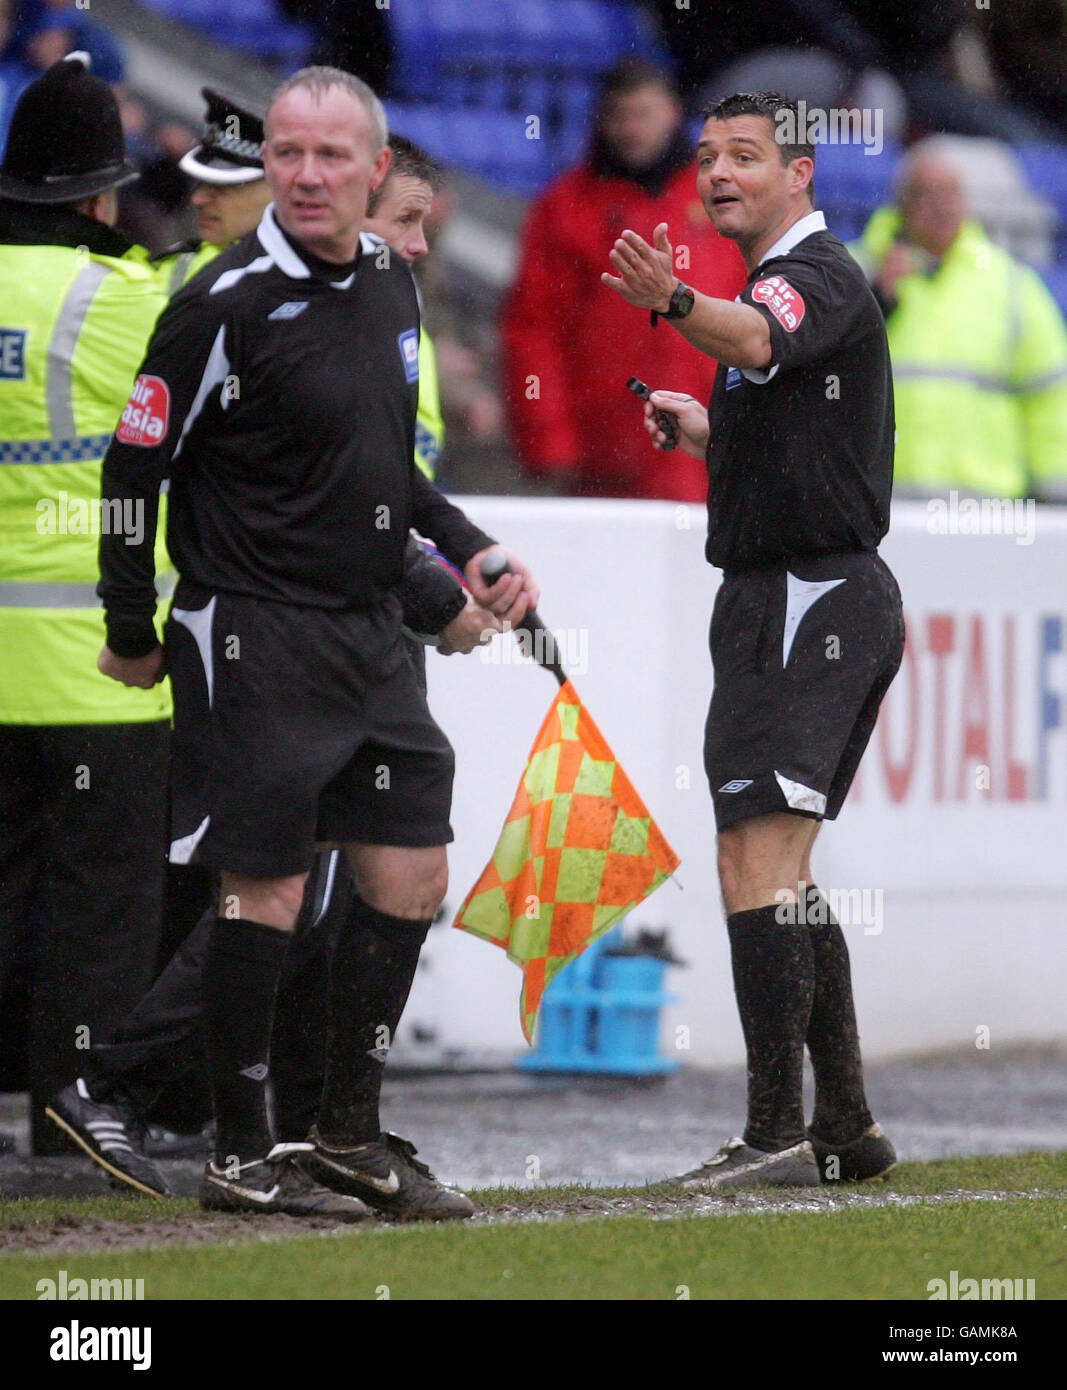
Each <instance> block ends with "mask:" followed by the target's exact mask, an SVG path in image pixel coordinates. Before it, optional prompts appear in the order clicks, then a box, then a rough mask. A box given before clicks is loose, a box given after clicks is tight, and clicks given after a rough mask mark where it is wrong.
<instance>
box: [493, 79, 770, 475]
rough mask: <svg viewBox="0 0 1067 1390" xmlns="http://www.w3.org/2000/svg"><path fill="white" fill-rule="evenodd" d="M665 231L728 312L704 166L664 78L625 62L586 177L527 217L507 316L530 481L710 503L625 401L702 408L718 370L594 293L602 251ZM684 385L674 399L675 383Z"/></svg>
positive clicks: (510, 385) (729, 255) (694, 277)
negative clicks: (642, 396)
mask: <svg viewBox="0 0 1067 1390" xmlns="http://www.w3.org/2000/svg"><path fill="white" fill-rule="evenodd" d="M657 222H667V223H668V224H669V225H670V229H671V238H672V240H673V243H674V246H675V253H676V262H677V264H676V268H677V270H678V272H679V275H680V276H681V277H682V278H683V279H685V280H686V281H687V283H691V284H693V285H694V286H695V287H697V288H699V289H701V290H703V291H704V293H706V294H712V295H719V296H724V297H726V298H732V297H733V296H734V295H735V294H737V293H739V292H740V290H741V289H742V288H743V286H744V284H745V269H744V265H743V264H742V261H741V257H740V255H739V254H738V252H737V248H736V246H735V245H734V244H733V242H730V241H726V240H725V239H724V238H721V237H720V236H719V235H718V233H717V232H716V231H715V230H714V228H713V227H711V225H710V223H709V222H708V220H707V218H706V216H705V215H704V212H703V209H702V207H701V205H700V200H699V198H698V197H697V194H696V161H695V157H694V150H693V145H692V143H691V142H690V140H689V139H688V136H687V134H686V130H685V126H684V123H683V115H682V108H681V104H680V102H679V100H678V97H677V94H676V92H675V90H674V87H673V85H672V83H671V80H670V78H669V77H667V76H666V74H665V73H663V72H662V71H661V70H660V69H659V68H656V67H653V66H652V65H651V64H649V63H645V62H642V61H637V60H631V61H628V62H626V63H623V64H621V65H620V66H619V67H617V68H614V69H613V70H612V71H611V72H610V73H608V75H607V77H606V78H605V81H604V87H603V91H602V94H601V98H600V102H599V105H598V109H597V118H596V126H595V133H594V137H593V141H592V145H591V148H590V152H589V156H588V158H587V159H586V160H585V162H584V163H582V164H580V165H578V166H577V167H576V168H574V169H572V170H570V171H569V172H568V173H566V174H564V175H563V176H562V177H561V178H559V179H558V180H557V181H556V182H555V183H553V184H552V185H551V186H550V187H549V188H548V189H547V190H546V191H545V193H544V194H542V196H541V197H540V198H539V199H538V200H537V201H536V203H535V204H534V205H533V207H532V209H531V211H530V214H529V217H528V220H527V223H526V227H525V230H524V233H523V246H522V263H521V266H520V269H519V275H518V279H517V281H516V283H515V286H514V288H513V290H512V292H511V295H510V297H509V300H508V303H507V305H506V308H505V313H504V321H503V325H502V327H503V344H504V355H505V384H506V391H507V402H508V410H509V416H510V425H511V431H512V435H513V437H514V441H515V445H516V448H517V450H518V453H519V457H520V458H521V460H522V463H523V465H524V467H525V468H526V470H527V472H529V473H531V474H532V475H533V476H534V477H539V478H545V479H548V480H549V481H551V482H552V483H554V484H555V486H556V487H557V488H558V489H559V490H560V491H563V492H568V493H572V494H577V493H582V494H585V495H596V496H602V497H665V498H674V499H677V500H679V501H687V502H702V501H703V500H704V499H705V497H706V496H707V475H706V472H705V469H704V466H703V464H702V463H701V462H700V460H698V459H693V458H690V457H689V456H688V455H687V454H684V453H683V452H682V451H681V450H677V451H675V452H672V453H658V452H657V451H656V450H654V449H652V448H651V447H650V446H649V443H648V440H647V439H646V438H644V437H642V435H641V432H640V430H637V429H635V428H634V425H635V423H636V424H638V425H639V424H640V423H641V422H640V419H639V418H638V415H639V412H640V409H641V406H640V402H639V401H637V400H636V399H635V398H634V397H633V396H631V395H629V394H628V393H627V391H626V382H627V379H628V378H629V377H631V376H638V377H640V378H641V379H642V380H643V381H645V382H647V383H648V385H649V386H651V387H653V389H655V387H656V385H657V383H664V382H666V383H671V384H672V389H676V390H681V391H687V392H690V393H691V394H692V395H694V396H696V397H697V399H698V400H701V401H706V400H707V399H708V397H709V395H710V393H711V386H712V381H713V379H714V376H715V365H716V364H715V363H714V362H713V361H710V360H709V359H708V358H707V357H704V356H702V355H701V354H700V353H699V352H697V351H696V349H695V348H692V347H690V345H689V344H688V343H687V342H685V341H684V339H683V338H682V337H681V335H680V334H677V333H670V332H668V331H667V329H666V328H665V327H664V328H659V329H654V328H653V327H652V325H651V323H650V322H649V321H648V320H646V321H645V323H644V324H643V325H642V326H641V327H640V328H638V329H637V331H635V329H634V318H633V315H632V313H631V312H629V306H628V305H626V304H625V303H624V302H623V301H622V300H620V298H619V296H618V295H616V294H612V292H611V291H610V290H608V289H605V288H604V286H603V285H602V284H601V283H600V270H601V263H602V261H603V259H604V254H605V250H604V248H605V247H610V246H611V245H612V243H613V242H614V240H615V238H616V237H618V235H619V234H620V232H621V231H622V230H623V228H624V227H635V228H645V229H647V235H649V236H651V233H652V228H653V227H654V226H655V225H656V223H657ZM675 382H678V383H679V384H678V385H677V386H674V385H673V383H675Z"/></svg>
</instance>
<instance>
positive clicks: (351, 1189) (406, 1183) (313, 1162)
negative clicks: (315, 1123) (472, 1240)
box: [302, 1129, 474, 1221]
mask: <svg viewBox="0 0 1067 1390" xmlns="http://www.w3.org/2000/svg"><path fill="white" fill-rule="evenodd" d="M310 1138H311V1143H312V1145H313V1152H312V1153H311V1154H309V1155H308V1156H307V1157H306V1158H304V1159H303V1160H302V1162H303V1163H304V1165H305V1167H306V1168H307V1170H308V1172H309V1173H311V1174H313V1176H314V1177H315V1178H316V1179H317V1181H319V1182H321V1183H324V1184H325V1185H326V1186H327V1187H332V1188H333V1189H334V1190H335V1191H337V1192H347V1193H350V1194H351V1195H352V1196H358V1197H361V1198H362V1199H363V1201H364V1202H366V1203H367V1204H368V1205H369V1206H372V1207H373V1208H374V1209H375V1211H377V1212H378V1213H379V1214H380V1215H381V1216H385V1217H388V1218H389V1220H391V1221H462V1220H464V1219H465V1218H466V1217H468V1216H472V1215H473V1214H474V1203H473V1202H472V1201H471V1200H470V1198H469V1197H466V1196H465V1195H464V1194H463V1193H462V1192H457V1191H456V1189H455V1188H453V1187H446V1186H445V1185H444V1183H441V1182H438V1181H437V1179H436V1178H435V1177H434V1175H433V1174H432V1173H431V1172H430V1170H429V1168H427V1166H426V1164H425V1163H420V1162H419V1160H418V1159H417V1158H416V1157H415V1154H416V1153H417V1152H418V1150H417V1149H416V1148H415V1145H414V1144H412V1143H411V1141H410V1140H409V1139H401V1137H400V1135H399V1134H388V1133H386V1134H382V1135H380V1136H379V1137H378V1138H377V1139H375V1140H372V1141H371V1142H370V1143H367V1144H360V1145H359V1146H358V1147H357V1148H353V1149H338V1148H333V1147H331V1146H330V1145H329V1144H324V1143H323V1141H322V1139H321V1138H320V1137H319V1134H318V1131H317V1130H315V1129H312V1131H311V1136H310Z"/></svg>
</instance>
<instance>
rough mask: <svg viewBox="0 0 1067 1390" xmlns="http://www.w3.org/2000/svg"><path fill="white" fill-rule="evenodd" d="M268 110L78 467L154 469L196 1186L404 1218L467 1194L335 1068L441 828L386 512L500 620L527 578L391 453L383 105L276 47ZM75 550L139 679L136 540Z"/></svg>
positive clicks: (396, 550) (427, 904)
mask: <svg viewBox="0 0 1067 1390" xmlns="http://www.w3.org/2000/svg"><path fill="white" fill-rule="evenodd" d="M265 130H266V140H265V144H264V148H263V157H264V167H265V169H266V174H267V179H268V182H269V183H270V186H271V191H272V193H273V195H274V202H273V203H272V204H271V205H270V206H269V207H268V208H267V210H266V212H265V213H264V215H263V218H262V220H261V222H260V224H259V227H258V228H257V230H256V231H255V232H254V233H252V234H250V235H249V236H247V237H245V238H244V239H243V240H242V241H240V242H239V243H238V244H237V245H236V246H234V247H232V248H231V249H229V250H228V251H225V252H223V253H222V255H220V256H219V257H218V258H217V259H216V260H215V261H214V262H212V264H211V265H210V266H208V267H207V268H206V269H205V270H203V271H202V272H201V273H200V274H199V275H198V276H197V277H196V278H195V279H194V280H193V281H192V282H191V283H190V284H189V285H188V286H186V287H185V288H184V289H183V290H181V291H180V292H179V293H178V294H177V295H176V296H175V297H174V299H173V300H172V301H171V303H170V306H169V307H168V308H167V310H166V311H165V312H164V314H163V315H162V316H161V318H160V320H159V324H158V325H157V328H156V332H155V334H154V336H153V338H152V341H151V343H150V345H149V349H148V355H147V357H146V359H145V361H144V363H143V365H142V368H141V372H140V375H139V376H138V378H137V381H136V383H135V385H134V389H133V393H132V395H131V398H130V401H129V403H128V405H127V407H126V410H125V411H124V412H123V415H122V419H121V420H120V422H119V425H118V428H117V430H116V432H115V439H114V441H113V443H112V445H111V448H110V449H109V451H108V454H107V457H106V459H105V463H104V469H103V489H104V493H105V495H106V496H107V497H109V498H123V499H129V500H130V502H131V503H133V504H135V505H137V506H139V507H143V508H144V511H145V513H146V515H147V516H148V517H149V519H150V520H153V521H154V514H155V513H154V509H155V497H156V492H157V489H158V486H159V483H160V479H161V478H162V477H163V476H164V475H166V474H168V473H169V475H170V479H171V491H170V503H171V505H170V509H169V520H168V532H167V540H168V547H169V549H170V553H171V555H172V556H173V558H174V561H175V564H176V566H177V568H178V571H179V574H180V576H181V579H180V583H179V586H178V589H177V592H176V594H175V600H174V606H173V607H172V609H171V613H170V618H169V621H168V623H167V628H166V640H167V660H168V662H169V670H170V674H171V677H172V682H173V686H174V697H175V730H174V743H173V759H172V802H173V806H174V808H175V815H176V816H177V815H178V814H179V810H181V811H182V813H183V814H185V815H187V814H188V811H189V809H190V808H191V807H193V806H198V807H199V810H200V814H199V818H198V819H196V818H190V820H191V828H190V829H189V830H188V832H187V834H186V836H185V838H186V844H185V845H184V847H183V848H184V851H186V852H187V853H190V854H191V853H192V852H193V851H194V850H195V851H196V852H197V853H198V855H199V857H200V860H201V862H203V863H205V864H206V865H208V866H209V867H210V868H214V869H217V870H219V872H220V877H221V892H220V900H219V915H218V918H217V920H216V923H215V927H214V930H213V932H212V936H211V940H210V943H209V946H208V950H207V957H206V961H205V965H204V975H203V979H204V1026H205V1033H206V1036H207V1039H208V1053H209V1071H210V1081H211V1090H212V1099H213V1105H214V1110H215V1119H216V1127H217V1135H216V1153H215V1157H214V1159H213V1160H211V1161H210V1162H209V1163H208V1165H207V1168H206V1170H205V1174H204V1178H203V1181H202V1184H201V1203H202V1204H203V1205H204V1206H206V1207H208V1208H215V1209H223V1210H243V1211H250V1212H272V1211H273V1212H278V1211H284V1212H288V1213H291V1214H295V1215H304V1214H312V1213H327V1214H330V1215H332V1216H335V1217H337V1218H340V1219H349V1220H358V1219H360V1218H361V1217H364V1216H366V1215H368V1214H369V1210H368V1207H367V1205H366V1204H365V1203H364V1202H363V1201H362V1200H361V1197H363V1196H364V1195H366V1197H367V1200H368V1201H369V1202H372V1203H375V1202H377V1201H378V1200H379V1199H380V1198H387V1199H389V1201H390V1204H391V1209H392V1210H393V1211H394V1212H395V1213H396V1212H400V1211H401V1210H403V1212H404V1214H405V1215H407V1216H409V1217H410V1216H422V1217H429V1218H431V1219H447V1218H452V1217H465V1216H469V1215H470V1214H471V1212H472V1210H473V1207H472V1205H471V1203H470V1202H469V1201H468V1200H467V1198H466V1197H464V1196H463V1195H462V1194H460V1193H456V1192H453V1191H452V1190H451V1189H449V1188H447V1187H445V1186H444V1185H443V1184H440V1183H437V1182H435V1181H434V1179H433V1177H432V1175H431V1174H430V1173H429V1170H428V1169H427V1168H426V1167H425V1165H423V1164H422V1163H420V1162H418V1161H417V1160H415V1158H414V1150H413V1149H412V1147H411V1145H410V1144H406V1143H402V1142H400V1141H397V1140H396V1139H395V1136H389V1135H381V1136H379V1134H378V1132H377V1125H376V1124H374V1125H373V1126H371V1125H370V1119H369V1116H368V1103H367V1095H366V1093H365V1092H366V1088H365V1086H364V1085H363V1083H362V1076H363V1072H364V1071H365V1058H366V1056H367V1055H368V1054H370V1053H374V1052H382V1051H384V1050H385V1049H387V1048H388V1046H389V1042H390V1040H391V1038H392V1036H393V1034H394V1032H395V1030H396V1025H397V1023H398V1021H399V1019H400V1016H401V1014H402V1011H403V1008H404V1005H405V1002H406V1000H407V996H408V992H409V989H410V987H411V983H412V979H413V977H414V973H415V968H416V966H417V963H418V958H419V950H420V947H421V944H422V941H423V939H424V938H425V935H426V932H427V930H428V928H429V926H430V921H431V919H432V917H433V915H434V913H435V912H436V910H437V907H438V906H439V904H440V901H441V898H442V897H443V895H444V891H445V885H446V882H447V861H446V854H445V845H446V843H447V842H448V841H450V840H451V839H452V832H451V829H450V826H449V822H448V817H449V809H450V802H451V789H452V773H453V755H452V750H451V748H450V746H449V744H448V740H447V739H446V738H445V736H444V734H443V733H442V732H441V730H440V729H439V728H438V727H437V725H436V724H435V723H434V721H433V718H432V717H431V715H430V712H429V709H428V708H427V705H426V698H425V694H424V692H423V690H422V688H421V686H420V683H419V680H418V677H417V673H416V670H415V667H414V665H413V663H412V662H411V661H410V659H409V657H408V654H407V649H406V646H405V639H404V637H403V634H402V629H401V604H400V599H399V598H398V596H397V593H396V588H397V585H398V584H399V582H400V580H401V577H402V574H403V571H404V552H405V545H406V541H407V537H408V532H409V530H410V529H411V527H412V526H417V527H418V528H419V529H420V530H421V531H422V532H424V533H425V534H427V535H432V536H433V537H434V538H435V540H437V541H438V542H439V544H440V545H441V546H442V549H443V550H444V551H445V552H446V553H447V554H448V555H449V556H450V557H453V558H455V559H456V560H457V562H458V563H460V564H462V565H463V566H464V567H465V575H466V579H467V583H468V585H469V587H470V589H471V591H472V592H473V594H474V597H475V599H476V600H478V601H479V602H481V603H482V604H483V605H484V606H485V607H488V608H493V609H494V611H496V612H497V615H498V616H499V617H501V618H507V619H508V620H510V621H512V622H515V621H518V620H519V619H520V618H521V617H522V615H523V613H524V612H525V610H526V607H527V605H528V604H529V603H531V602H535V601H536V597H537V594H536V588H535V586H534V585H533V581H532V580H531V579H530V577H529V574H528V572H527V571H526V570H525V567H524V566H522V565H521V563H520V562H518V561H516V560H515V559H514V558H512V566H513V568H514V569H515V570H516V574H515V575H514V576H511V577H507V576H506V577H505V579H504V580H503V581H499V582H498V583H497V584H496V585H493V586H492V587H488V586H486V585H485V583H484V581H483V580H482V578H481V572H480V571H481V561H482V559H483V558H484V557H485V555H486V553H487V551H488V549H489V547H490V546H492V544H493V542H492V540H491V538H490V537H488V536H486V535H485V534H484V533H483V532H481V531H480V530H479V529H478V528H477V527H476V526H474V525H473V524H472V523H470V522H469V521H468V520H467V519H466V518H465V517H464V516H463V514H462V512H460V511H459V509H458V508H456V507H454V506H453V505H452V504H451V503H450V502H448V501H447V499H445V498H444V497H442V496H441V494H439V493H438V492H437V491H436V490H435V489H434V488H433V485H432V484H431V483H429V482H428V481H427V480H426V479H425V478H424V477H423V475H422V474H421V473H420V472H419V471H418V469H417V468H416V467H415V465H414V462H413V457H414V447H415V410H416V401H417V393H418V376H419V371H418V341H419V310H418V303H417V299H416V293H415V286H414V282H413V280H412V278H411V274H410V272H409V270H408V269H407V267H406V266H405V265H404V263H403V261H402V260H401V259H400V258H396V257H394V258H390V257H389V256H388V255H387V254H381V252H382V251H383V250H384V248H385V244H384V243H383V242H382V241H381V239H380V238H377V237H373V236H371V235H369V234H367V233H365V232H364V233H361V230H360V228H361V225H362V222H363V219H364V215H365V210H366V204H367V196H368V193H369V192H370V191H371V190H373V189H375V188H377V187H379V186H380V185H381V183H382V182H383V181H384V179H385V177H386V175H387V172H388V168H389V162H390V152H389V149H388V147H387V144H386V138H387V128H386V122H385V114H384V111H383V109H382V106H381V103H380V102H379V101H378V99H377V97H376V96H375V95H374V93H373V92H372V91H371V90H370V88H369V87H367V86H366V84H365V83H363V82H361V81H360V80H359V79H358V78H355V77H353V76H351V75H350V74H348V73H344V72H341V71H340V70H337V69H332V68H309V69H303V70H301V71H300V72H297V73H295V74H294V75H293V76H292V77H290V78H288V79H287V80H286V82H284V83H283V84H282V86H281V87H280V88H279V90H278V92H277V93H276V94H275V96H274V99H273V101H272V103H271V106H270V108H269V110H268V113H267V117H266V125H265ZM151 529H152V528H151V527H149V528H148V530H149V533H150V532H151ZM101 574H102V578H101V584H100V593H101V596H102V598H103V599H104V605H105V609H106V619H107V646H106V647H105V649H104V652H103V653H102V655H101V662H100V664H101V669H103V670H104V671H105V672H106V673H107V674H109V675H112V676H114V677H115V679H118V680H123V681H125V682H127V683H136V684H149V685H150V684H151V683H152V681H153V680H156V679H160V678H162V674H163V652H162V649H161V648H160V647H159V645H158V643H157V642H156V638H155V633H154V629H153V627H152V623H151V617H152V613H153V611H154V608H155V601H156V600H155V592H154V589H153V585H152V557H151V555H150V553H148V551H147V549H146V547H144V546H126V545H125V544H123V541H122V538H105V540H104V542H103V543H102V545H101ZM505 608H506V609H507V610H509V611H506V612H505V611H502V610H503V609H505ZM318 843H330V844H338V845H341V846H343V847H344V848H345V850H346V852H347V854H348V857H349V860H350V862H351V864H352V868H353V873H354V876H355V879H356V883H357V886H358V889H359V899H358V903H357V905H356V906H355V907H354V908H353V911H352V912H351V913H350V915H349V916H348V918H347V919H346V922H345V926H344V930H343V931H342V933H341V936H340V938H339V940H338V943H337V947H336V950H335V953H334V957H333V963H332V967H331V977H330V998H329V1011H328V1013H329V1017H328V1024H327V1061H326V1079H325V1085H324V1089H323V1097H322V1103H321V1105H320V1107H319V1114H318V1120H317V1126H316V1128H315V1129H314V1130H313V1131H312V1136H311V1138H310V1139H309V1142H308V1143H306V1144H295V1145H294V1144H291V1143H284V1144H275V1143H274V1136H273V1132H272V1126H271V1119H270V1113H269V1107H268V1098H267V1090H266V1084H267V1079H268V1077H269V1042H270V1036H271V1025H272V1022H273V1015H274V1002H275V993H276V989H277V984H278V979H279V976H280V974H281V970H282V966H283V963H284V960H285V955H286V951H287V948H288V942H289V937H290V935H291V933H292V929H293V925H294V922H295V920H296V916H297V912H298V910H299V908H300V904H301V899H302V896H303V889H304V881H305V878H306V875H307V870H308V868H309V866H310V864H311V861H312V857H313V853H314V848H315V845H316V844H318ZM175 850H176V846H175V845H174V844H172V846H171V857H172V859H173V858H175V857H176V853H175ZM375 1114H376V1107H375ZM368 1130H370V1132H368Z"/></svg>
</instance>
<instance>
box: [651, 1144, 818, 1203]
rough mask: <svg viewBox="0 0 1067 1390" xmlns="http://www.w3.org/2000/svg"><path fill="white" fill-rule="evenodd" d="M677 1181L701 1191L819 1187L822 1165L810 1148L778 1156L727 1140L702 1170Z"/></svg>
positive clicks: (805, 1146) (784, 1151) (785, 1151)
mask: <svg viewBox="0 0 1067 1390" xmlns="http://www.w3.org/2000/svg"><path fill="white" fill-rule="evenodd" d="M675 1182H679V1183H681V1185H682V1186H683V1187H688V1188H692V1189H695V1190H701V1191H717V1190H718V1189H719V1188H736V1187H818V1185H819V1165H818V1163H816V1161H815V1154H814V1153H813V1152H812V1147H811V1145H810V1144H809V1143H808V1142H807V1140H804V1141H803V1143H800V1144H794V1145H793V1146H792V1148H789V1149H781V1150H780V1151H779V1152H778V1153H765V1152H764V1151H763V1150H762V1149H753V1148H750V1147H749V1145H748V1144H746V1143H745V1141H744V1140H743V1139H727V1141H726V1143H725V1144H723V1146H722V1148H721V1149H720V1150H719V1151H718V1153H716V1154H712V1156H711V1158H709V1159H708V1160H707V1161H706V1162H704V1163H702V1164H701V1165H700V1167H699V1168H693V1169H692V1170H691V1171H690V1172H688V1173H682V1174H681V1176H680V1177H678V1178H676V1179H675Z"/></svg>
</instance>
